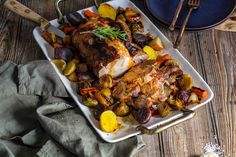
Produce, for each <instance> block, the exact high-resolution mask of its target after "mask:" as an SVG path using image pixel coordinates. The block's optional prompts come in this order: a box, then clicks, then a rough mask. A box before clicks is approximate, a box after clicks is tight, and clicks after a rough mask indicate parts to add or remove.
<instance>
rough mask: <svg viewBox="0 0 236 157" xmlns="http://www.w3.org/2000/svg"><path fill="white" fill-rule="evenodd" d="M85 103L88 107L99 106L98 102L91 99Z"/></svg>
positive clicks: (87, 99)
mask: <svg viewBox="0 0 236 157" xmlns="http://www.w3.org/2000/svg"><path fill="white" fill-rule="evenodd" d="M83 103H84V104H85V105H86V106H88V107H96V106H97V105H98V101H97V100H96V99H93V98H90V97H88V98H86V99H85V100H84V102H83Z"/></svg>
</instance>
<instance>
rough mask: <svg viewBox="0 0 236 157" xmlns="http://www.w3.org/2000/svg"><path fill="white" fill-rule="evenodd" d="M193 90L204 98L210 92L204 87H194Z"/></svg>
mask: <svg viewBox="0 0 236 157" xmlns="http://www.w3.org/2000/svg"><path fill="white" fill-rule="evenodd" d="M191 92H193V93H195V94H197V96H199V97H200V98H203V99H204V98H206V97H207V96H208V93H207V91H206V90H203V89H201V88H198V87H192V88H191Z"/></svg>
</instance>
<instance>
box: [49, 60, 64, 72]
mask: <svg viewBox="0 0 236 157" xmlns="http://www.w3.org/2000/svg"><path fill="white" fill-rule="evenodd" d="M51 62H52V63H53V64H54V65H55V66H56V67H57V68H58V70H59V71H60V72H62V71H63V70H64V69H65V67H66V62H65V61H64V60H63V59H53V60H51Z"/></svg>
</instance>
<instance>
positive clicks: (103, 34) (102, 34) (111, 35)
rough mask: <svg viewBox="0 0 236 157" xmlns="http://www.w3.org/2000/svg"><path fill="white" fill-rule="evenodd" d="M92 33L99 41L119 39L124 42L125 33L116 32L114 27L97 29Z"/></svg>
mask: <svg viewBox="0 0 236 157" xmlns="http://www.w3.org/2000/svg"><path fill="white" fill-rule="evenodd" d="M92 33H93V34H94V35H96V36H97V37H99V38H100V39H111V40H114V39H117V38H119V39H121V40H125V41H126V33H125V32H124V31H120V30H117V29H116V28H114V27H110V26H108V27H97V28H95V29H94V30H93V31H92Z"/></svg>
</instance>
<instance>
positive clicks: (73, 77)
mask: <svg viewBox="0 0 236 157" xmlns="http://www.w3.org/2000/svg"><path fill="white" fill-rule="evenodd" d="M67 78H68V79H69V80H70V81H72V82H77V81H78V77H77V75H76V72H73V73H71V74H70V75H69V76H67Z"/></svg>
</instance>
